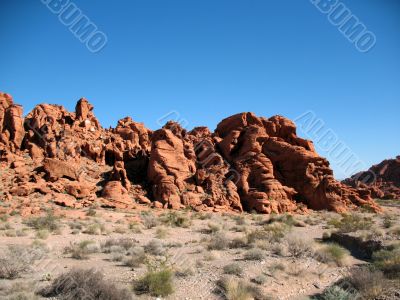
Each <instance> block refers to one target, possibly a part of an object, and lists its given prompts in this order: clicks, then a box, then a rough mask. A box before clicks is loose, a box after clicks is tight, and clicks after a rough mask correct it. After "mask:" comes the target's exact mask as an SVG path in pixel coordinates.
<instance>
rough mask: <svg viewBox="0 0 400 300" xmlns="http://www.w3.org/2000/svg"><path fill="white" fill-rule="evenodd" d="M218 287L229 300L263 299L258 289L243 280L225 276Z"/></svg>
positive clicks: (218, 283) (219, 281)
mask: <svg viewBox="0 0 400 300" xmlns="http://www.w3.org/2000/svg"><path fill="white" fill-rule="evenodd" d="M217 286H218V287H219V288H220V290H221V292H222V293H223V294H224V296H225V298H226V299H227V300H250V299H263V296H262V293H261V291H260V289H259V288H258V287H256V286H254V285H252V284H250V283H247V282H245V281H243V280H238V279H234V278H232V277H226V276H224V277H222V278H221V279H220V280H218V282H217Z"/></svg>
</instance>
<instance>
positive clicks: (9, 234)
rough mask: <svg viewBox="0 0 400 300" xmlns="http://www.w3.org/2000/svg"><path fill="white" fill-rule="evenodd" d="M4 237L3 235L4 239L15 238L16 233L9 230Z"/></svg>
mask: <svg viewBox="0 0 400 300" xmlns="http://www.w3.org/2000/svg"><path fill="white" fill-rule="evenodd" d="M4 235H5V236H6V237H16V236H17V232H16V231H15V230H14V229H10V230H7V231H6V232H5V233H4Z"/></svg>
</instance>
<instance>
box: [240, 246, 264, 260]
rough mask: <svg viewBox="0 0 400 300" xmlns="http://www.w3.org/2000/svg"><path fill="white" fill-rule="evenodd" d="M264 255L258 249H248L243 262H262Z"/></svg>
mask: <svg viewBox="0 0 400 300" xmlns="http://www.w3.org/2000/svg"><path fill="white" fill-rule="evenodd" d="M264 256H265V254H264V251H262V250H261V249H258V248H254V249H250V250H248V251H247V252H246V253H245V254H244V259H245V260H262V259H263V258H264Z"/></svg>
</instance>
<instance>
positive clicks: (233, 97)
mask: <svg viewBox="0 0 400 300" xmlns="http://www.w3.org/2000/svg"><path fill="white" fill-rule="evenodd" d="M73 2H74V3H75V4H76V5H77V7H79V9H81V10H82V13H83V14H85V15H86V16H87V17H89V18H90V20H91V21H93V22H94V23H95V24H96V25H97V26H98V29H99V30H101V31H103V32H104V33H105V34H106V36H107V38H108V43H107V45H106V46H105V48H104V49H102V50H101V51H100V52H98V53H91V52H90V51H88V49H87V48H86V46H85V45H84V44H82V43H81V42H80V41H79V40H78V39H77V38H76V37H75V36H74V35H73V34H72V33H71V32H70V31H69V30H68V28H67V27H66V26H64V25H63V24H62V23H61V22H60V21H59V20H58V17H57V15H55V14H53V13H52V12H51V11H50V10H49V9H48V8H47V6H46V5H44V4H43V3H42V2H41V1H40V0H20V1H15V0H2V1H1V4H0V37H1V40H2V43H1V47H0V66H1V72H0V90H1V91H4V92H8V93H10V94H12V95H13V97H14V100H15V102H17V103H19V104H22V105H23V106H24V109H25V113H27V112H29V110H31V109H32V108H33V106H34V105H35V104H38V103H42V102H46V103H56V104H62V105H64V106H65V107H67V108H68V109H70V110H73V109H74V106H75V103H76V101H77V100H78V99H79V98H80V97H83V96H84V97H86V98H88V99H89V101H91V102H92V103H93V104H94V105H95V113H96V115H97V117H98V118H99V119H100V121H101V123H102V124H103V126H104V127H108V126H110V125H111V126H114V125H115V124H116V122H117V120H118V119H120V118H122V117H125V116H127V115H129V116H131V117H132V118H133V119H134V120H136V121H140V122H144V123H145V124H146V125H147V126H148V127H149V128H152V129H156V128H159V127H160V126H159V125H158V124H157V123H158V121H157V120H158V119H159V118H161V117H162V116H164V115H165V114H168V113H169V112H171V111H176V112H178V113H179V117H178V118H179V119H180V120H185V122H186V121H187V123H188V126H187V127H188V128H189V129H190V128H192V127H195V126H199V125H206V126H209V127H210V128H211V129H214V128H215V127H216V125H217V123H218V122H219V121H220V120H221V119H223V118H224V117H227V116H229V115H232V114H234V113H238V112H242V111H253V112H255V113H256V114H257V115H260V116H265V117H269V116H272V115H275V114H280V115H284V116H286V117H289V118H291V119H296V118H297V117H298V116H300V115H302V114H303V113H305V112H307V111H313V112H314V113H315V115H316V116H317V117H318V118H320V119H321V120H323V121H324V124H325V125H324V126H325V128H327V129H330V130H332V131H333V132H334V133H335V134H336V135H337V136H338V138H339V140H340V141H343V142H344V143H345V144H346V145H347V146H348V148H349V149H351V151H352V153H354V154H355V155H356V156H357V157H359V159H360V160H361V161H362V162H364V163H365V165H366V166H367V165H370V164H372V163H377V162H379V161H381V160H382V159H384V158H389V157H395V156H396V155H398V154H400V151H399V149H400V139H399V132H400V126H399V108H400V104H399V103H400V97H399V96H400V82H399V81H400V59H399V58H400V34H399V31H400V1H396V0H384V1H383V0H357V1H356V0H354V1H342V2H343V3H344V4H345V5H346V6H347V7H348V8H349V9H350V10H351V11H352V13H353V14H354V15H355V16H357V17H358V18H359V19H360V21H362V22H363V23H364V24H365V25H366V27H367V28H368V30H370V31H371V32H373V33H374V34H375V35H376V39H377V42H376V46H375V47H374V48H373V49H372V50H370V51H369V52H367V53H360V52H358V51H357V49H356V48H355V47H354V45H353V44H352V43H350V42H349V41H348V40H347V39H346V38H345V37H344V36H343V35H342V34H341V33H340V32H339V31H338V29H337V28H336V27H335V26H333V25H331V24H330V23H329V21H328V19H327V16H326V15H324V14H322V13H321V12H320V11H319V10H318V9H317V8H316V7H315V6H314V5H313V4H312V3H310V1H308V0H299V1H294V0H293V1H281V0H274V1H273V0H252V1H245V0H240V1H239V0H179V1H178V0H169V1H165V0H146V1H144V0H140V1H138V0H129V1H128V0H126V1H81V0H75V1H73ZM175 116H176V114H175ZM299 134H300V135H302V136H306V135H305V134H304V133H302V132H299ZM320 153H321V154H322V155H324V156H327V157H328V159H330V157H329V154H328V153H324V151H322V150H320ZM330 160H331V162H332V166H333V168H334V170H335V175H336V176H337V177H339V178H341V177H344V176H345V175H347V174H345V172H343V170H342V169H341V167H340V166H338V164H337V163H336V162H335V160H332V159H330Z"/></svg>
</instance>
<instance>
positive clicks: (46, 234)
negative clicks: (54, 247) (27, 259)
mask: <svg viewBox="0 0 400 300" xmlns="http://www.w3.org/2000/svg"><path fill="white" fill-rule="evenodd" d="M49 234H50V233H49V231H48V230H47V229H41V230H38V231H36V238H37V239H41V240H45V239H47V238H48V237H49Z"/></svg>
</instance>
